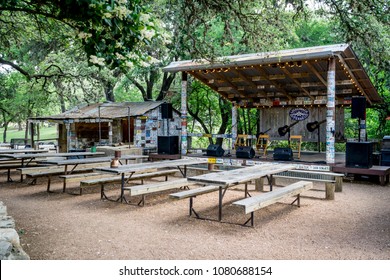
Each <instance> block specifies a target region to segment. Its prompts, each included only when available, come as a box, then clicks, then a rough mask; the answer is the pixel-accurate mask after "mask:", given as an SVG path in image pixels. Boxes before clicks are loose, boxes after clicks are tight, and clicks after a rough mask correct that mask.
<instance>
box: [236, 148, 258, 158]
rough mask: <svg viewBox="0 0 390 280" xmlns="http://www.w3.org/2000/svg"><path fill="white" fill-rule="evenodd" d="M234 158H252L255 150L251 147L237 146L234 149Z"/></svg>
mask: <svg viewBox="0 0 390 280" xmlns="http://www.w3.org/2000/svg"><path fill="white" fill-rule="evenodd" d="M236 157H237V158H254V157H255V150H253V148H252V147H247V146H239V147H237V149H236Z"/></svg>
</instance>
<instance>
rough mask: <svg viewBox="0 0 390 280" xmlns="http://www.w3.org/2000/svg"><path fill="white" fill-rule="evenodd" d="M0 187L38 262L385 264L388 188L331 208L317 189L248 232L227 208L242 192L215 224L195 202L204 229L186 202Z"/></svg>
mask: <svg viewBox="0 0 390 280" xmlns="http://www.w3.org/2000/svg"><path fill="white" fill-rule="evenodd" d="M13 178H14V180H17V179H18V175H17V174H13ZM0 182H1V183H0V200H2V201H3V202H4V203H5V205H6V206H7V208H8V214H9V215H10V216H12V217H13V218H14V219H15V222H16V230H17V231H18V232H19V234H20V238H21V244H22V246H23V248H24V250H25V251H26V252H27V254H29V256H30V257H31V259H36V260H79V259H80V260H111V259H113V260H124V259H127V260H130V259H139V260H174V259H183V260H207V259H210V260H222V259H225V260H234V259H239V260H243V259H248V260H255V259H263V260H328V259H332V260H334V259H335V260H338V259H346V260H360V259H365V260H380V259H385V260H389V259H390V187H389V186H386V187H383V186H379V185H377V184H374V183H370V182H353V183H351V182H344V184H343V191H342V192H341V193H336V195H335V200H333V201H329V200H325V199H324V197H325V192H324V184H323V183H316V184H315V189H314V190H310V191H307V192H305V193H304V194H303V195H302V199H301V207H300V208H298V207H296V206H291V205H290V204H289V203H290V202H292V198H290V199H288V200H286V201H285V203H276V204H273V205H271V206H269V207H267V208H265V209H262V210H260V211H257V212H256V213H255V227H254V228H251V227H243V226H240V225H237V223H243V222H244V221H245V220H246V219H247V218H248V216H245V215H244V213H243V212H242V210H241V209H238V208H236V207H234V206H232V205H231V202H232V200H234V199H238V198H240V197H243V192H242V189H243V188H242V187H237V188H236V189H235V190H230V191H228V192H227V193H226V195H225V198H224V203H225V206H224V212H223V214H224V216H223V222H222V223H219V222H217V221H215V219H216V218H217V211H218V209H217V203H218V194H217V193H210V194H207V195H202V196H199V197H197V198H195V199H194V207H195V208H196V210H197V212H198V213H199V214H200V215H201V216H202V217H206V218H208V219H210V220H201V219H196V218H194V217H189V216H188V200H187V199H186V200H180V201H173V200H171V199H169V197H168V195H167V193H163V194H161V195H150V196H148V197H147V201H146V205H145V206H144V207H139V206H135V205H128V204H124V203H122V204H121V203H115V202H112V201H107V200H101V199H100V193H99V190H98V189H97V188H96V189H92V190H86V192H85V193H84V194H83V195H82V196H77V195H70V194H68V193H62V192H61V188H62V183H61V181H60V180H59V179H55V180H54V182H52V190H54V191H56V193H47V192H46V180H45V179H40V180H39V182H38V184H37V185H28V184H27V183H26V182H23V183H20V182H13V183H7V182H6V177H5V175H4V174H2V176H1V177H0ZM278 183H281V184H285V183H287V181H286V180H285V181H282V180H280V181H278ZM76 186H77V184H75V185H73V187H72V186H71V187H70V188H69V191H77V190H78V189H77V187H76ZM250 188H252V189H253V186H250ZM108 195H109V196H112V197H114V196H118V195H119V189H118V188H113V189H111V190H110V191H109V192H108ZM252 195H256V193H255V192H252ZM133 202H137V201H136V200H135V199H134V198H133Z"/></svg>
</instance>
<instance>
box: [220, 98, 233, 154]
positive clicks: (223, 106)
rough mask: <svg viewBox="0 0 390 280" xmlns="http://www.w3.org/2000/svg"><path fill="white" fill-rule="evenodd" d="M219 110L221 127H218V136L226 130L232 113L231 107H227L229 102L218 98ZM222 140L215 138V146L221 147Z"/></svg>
mask: <svg viewBox="0 0 390 280" xmlns="http://www.w3.org/2000/svg"><path fill="white" fill-rule="evenodd" d="M219 108H220V110H221V120H222V123H221V126H220V127H219V130H218V134H225V133H226V129H227V126H228V123H229V119H230V114H231V111H232V108H231V106H229V102H227V101H225V100H224V99H223V98H221V97H220V98H219ZM223 139H224V138H217V141H216V144H218V145H221V146H222V143H223Z"/></svg>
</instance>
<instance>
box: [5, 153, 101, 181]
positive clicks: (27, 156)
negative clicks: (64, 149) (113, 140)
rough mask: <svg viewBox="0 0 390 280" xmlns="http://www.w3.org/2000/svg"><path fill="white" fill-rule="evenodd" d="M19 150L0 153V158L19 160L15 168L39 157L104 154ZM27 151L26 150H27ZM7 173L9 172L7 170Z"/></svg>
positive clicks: (27, 164) (21, 178)
mask: <svg viewBox="0 0 390 280" xmlns="http://www.w3.org/2000/svg"><path fill="white" fill-rule="evenodd" d="M18 151H19V150H14V152H13V153H9V154H7V153H5V154H0V158H9V159H12V160H20V165H19V166H16V168H18V167H19V168H23V167H27V166H29V164H30V163H31V162H32V161H33V160H35V159H39V158H50V157H61V158H63V157H64V158H70V157H86V156H95V155H104V152H95V153H92V152H76V153H48V151H47V150H31V151H33V152H30V151H29V150H26V149H24V150H20V151H25V152H26V153H20V152H18ZM27 151H28V152H27ZM40 163H41V164H45V163H46V162H44V161H42V162H40ZM8 174H9V172H8ZM8 181H12V179H11V178H10V175H9V178H8ZM20 181H21V182H23V174H21V177H20Z"/></svg>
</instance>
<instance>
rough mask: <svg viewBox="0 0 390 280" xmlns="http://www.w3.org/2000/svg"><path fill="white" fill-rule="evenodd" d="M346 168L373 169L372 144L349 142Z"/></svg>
mask: <svg viewBox="0 0 390 280" xmlns="http://www.w3.org/2000/svg"><path fill="white" fill-rule="evenodd" d="M346 146H347V150H346V153H345V166H346V167H355V168H370V167H372V149H373V143H372V142H347V144H346Z"/></svg>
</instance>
